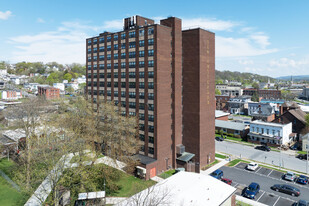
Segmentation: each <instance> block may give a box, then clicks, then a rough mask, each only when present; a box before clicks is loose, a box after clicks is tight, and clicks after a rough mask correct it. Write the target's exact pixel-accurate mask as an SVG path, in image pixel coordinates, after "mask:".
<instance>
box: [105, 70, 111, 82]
mask: <svg viewBox="0 0 309 206" xmlns="http://www.w3.org/2000/svg"><path fill="white" fill-rule="evenodd" d="M106 75H107V78H111V77H112V74H111V73H110V72H108V73H106ZM107 85H108V83H107Z"/></svg>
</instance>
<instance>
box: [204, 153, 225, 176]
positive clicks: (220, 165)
mask: <svg viewBox="0 0 309 206" xmlns="http://www.w3.org/2000/svg"><path fill="white" fill-rule="evenodd" d="M216 160H219V161H220V162H219V163H217V164H215V165H214V166H212V167H210V168H208V169H207V170H201V171H200V173H201V174H203V175H209V174H211V173H212V172H213V171H215V170H217V169H219V168H220V167H222V166H224V165H226V164H227V163H228V162H229V161H227V160H225V159H221V158H217V157H216Z"/></svg>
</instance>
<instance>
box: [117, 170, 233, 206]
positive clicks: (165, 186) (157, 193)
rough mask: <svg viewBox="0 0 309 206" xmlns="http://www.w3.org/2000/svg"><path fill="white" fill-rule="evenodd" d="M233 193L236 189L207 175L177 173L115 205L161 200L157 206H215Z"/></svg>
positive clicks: (130, 205) (122, 205) (131, 205)
mask: <svg viewBox="0 0 309 206" xmlns="http://www.w3.org/2000/svg"><path fill="white" fill-rule="evenodd" d="M235 191H236V188H234V187H232V186H230V185H228V184H226V183H224V182H221V181H220V180H217V179H216V178H213V177H211V176H209V175H204V174H197V173H191V172H179V173H177V174H175V175H173V176H171V177H169V178H167V179H165V180H163V181H162V182H159V183H157V184H156V185H154V186H152V187H151V188H148V189H145V190H143V191H142V192H140V193H138V194H135V195H133V196H132V197H130V198H128V199H126V200H125V201H123V202H120V203H118V204H116V205H118V206H127V205H129V206H133V205H136V202H137V201H138V200H139V202H140V201H141V200H142V201H144V200H145V203H146V204H145V205H149V204H148V203H150V202H152V203H153V202H157V203H158V200H159V199H162V201H161V202H160V203H159V204H157V205H158V206H163V205H170V206H176V205H177V206H178V205H186V206H205V205H211V206H216V205H221V204H222V203H224V202H225V201H226V200H227V199H228V198H229V197H230V196H231V195H232V194H233V193H234V192H235ZM162 197H164V198H162Z"/></svg>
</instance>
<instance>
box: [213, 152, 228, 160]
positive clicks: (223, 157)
mask: <svg viewBox="0 0 309 206" xmlns="http://www.w3.org/2000/svg"><path fill="white" fill-rule="evenodd" d="M215 157H218V158H221V159H226V158H227V156H226V155H222V154H217V153H216V154H215Z"/></svg>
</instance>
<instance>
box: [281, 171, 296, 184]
mask: <svg viewBox="0 0 309 206" xmlns="http://www.w3.org/2000/svg"><path fill="white" fill-rule="evenodd" d="M283 179H285V180H288V181H292V182H293V181H295V180H296V175H295V173H294V172H287V173H286V174H285V175H284V177H283Z"/></svg>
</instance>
